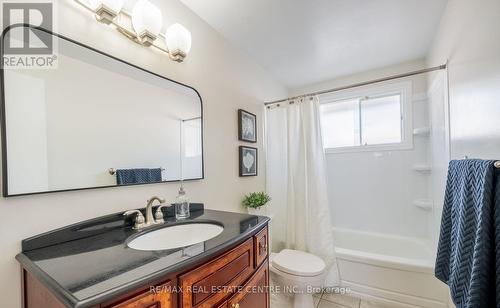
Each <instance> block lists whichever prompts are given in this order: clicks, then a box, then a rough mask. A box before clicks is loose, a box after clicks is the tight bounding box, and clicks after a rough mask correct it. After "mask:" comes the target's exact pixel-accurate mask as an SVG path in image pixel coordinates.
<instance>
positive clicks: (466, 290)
mask: <svg viewBox="0 0 500 308" xmlns="http://www.w3.org/2000/svg"><path fill="white" fill-rule="evenodd" d="M498 179H499V172H498V170H496V168H495V167H494V162H493V161H485V160H478V159H464V160H455V161H451V162H450V165H449V169H448V180H447V184H446V193H445V202H444V207H443V216H442V219H441V232H440V237H439V244H438V252H437V257H436V269H435V275H436V277H437V278H438V279H439V280H441V281H443V282H444V283H446V284H447V285H448V286H449V287H450V291H451V296H452V299H453V302H454V303H455V305H456V306H457V307H458V308H483V307H497V308H500V293H499V292H500V263H499V262H500V183H499V182H500V181H499V180H498Z"/></svg>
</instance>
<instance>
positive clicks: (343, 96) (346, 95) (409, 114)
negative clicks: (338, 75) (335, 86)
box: [319, 81, 414, 154]
mask: <svg viewBox="0 0 500 308" xmlns="http://www.w3.org/2000/svg"><path fill="white" fill-rule="evenodd" d="M412 88H413V84H412V82H411V81H404V82H398V83H388V84H382V85H370V86H364V87H359V88H356V89H347V90H342V91H338V92H333V93H327V94H321V95H320V96H319V101H320V104H330V103H334V102H336V101H343V100H348V99H353V98H357V97H366V96H368V97H374V96H375V97H376V96H387V95H391V94H399V95H401V116H402V125H401V129H402V134H401V137H402V142H401V143H393V144H377V145H359V146H350V147H339V148H325V149H324V150H325V153H326V154H337V153H352V152H377V151H394V150H411V149H413V99H414V98H413V96H412Z"/></svg>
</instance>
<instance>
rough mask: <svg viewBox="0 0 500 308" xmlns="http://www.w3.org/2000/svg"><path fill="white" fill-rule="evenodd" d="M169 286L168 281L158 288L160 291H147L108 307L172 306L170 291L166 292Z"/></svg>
mask: <svg viewBox="0 0 500 308" xmlns="http://www.w3.org/2000/svg"><path fill="white" fill-rule="evenodd" d="M170 286H171V283H170V282H168V283H166V284H164V285H162V286H161V287H160V288H159V289H161V290H162V291H161V292H158V293H152V292H150V291H147V292H144V293H141V294H139V295H137V296H134V297H132V298H131V299H128V300H126V301H124V302H121V303H118V304H115V305H112V306H109V308H172V293H170V292H168V289H169V287H170Z"/></svg>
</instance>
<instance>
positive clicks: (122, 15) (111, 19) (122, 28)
mask: <svg viewBox="0 0 500 308" xmlns="http://www.w3.org/2000/svg"><path fill="white" fill-rule="evenodd" d="M74 1H75V2H76V3H77V4H79V5H80V6H81V7H82V8H84V9H85V10H87V11H89V12H90V13H92V14H93V15H94V16H95V18H96V20H97V21H99V22H102V23H104V24H107V25H112V26H114V27H115V29H116V30H117V31H118V32H120V33H121V34H122V35H124V36H125V37H127V38H128V39H130V40H131V41H133V42H135V43H136V44H139V45H141V46H145V47H153V48H155V49H157V50H159V51H161V52H163V53H166V54H168V56H169V58H170V59H172V60H173V61H176V62H182V61H183V60H184V58H185V57H186V53H185V52H182V51H180V52H179V51H178V50H177V51H176V52H175V54H172V53H171V52H170V51H169V50H168V47H167V46H166V36H165V34H163V33H162V32H161V31H160V33H158V34H157V37H155V38H156V39H155V38H153V37H148V38H146V39H141V38H139V35H138V34H137V33H136V32H135V31H134V30H133V27H132V14H131V13H130V12H127V11H126V10H123V9H122V10H120V12H118V14H117V15H116V16H113V12H108V11H107V10H105V8H104V7H103V6H99V7H97V8H96V9H94V8H92V6H91V4H90V3H89V2H88V0H74ZM103 10H104V11H103ZM99 14H104V15H99ZM124 19H126V20H127V22H123V21H124ZM125 24H128V26H127V25H125ZM158 38H161V40H160V39H158ZM190 39H191V38H190V37H189V41H190ZM159 42H163V44H165V46H162V45H161V44H160V43H159Z"/></svg>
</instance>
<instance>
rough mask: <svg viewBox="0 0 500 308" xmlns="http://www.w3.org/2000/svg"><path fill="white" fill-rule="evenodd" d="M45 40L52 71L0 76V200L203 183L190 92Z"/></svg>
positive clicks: (197, 120) (197, 109)
mask: <svg viewBox="0 0 500 308" xmlns="http://www.w3.org/2000/svg"><path fill="white" fill-rule="evenodd" d="M54 39H55V40H57V41H58V42H57V43H58V55H57V62H58V63H57V68H54V69H27V68H23V69H5V70H4V78H3V80H2V82H4V89H5V91H4V102H3V103H4V106H3V107H4V108H5V123H4V124H5V129H6V130H5V133H6V138H5V140H4V144H3V146H4V150H6V153H7V155H6V158H7V161H6V163H7V168H6V170H4V182H6V183H7V185H6V186H7V187H5V188H6V189H4V195H19V194H29V193H40V192H50V191H60V190H73V189H83V188H91V187H106V186H116V185H129V184H144V183H153V182H160V181H161V182H163V181H176V180H180V179H181V178H182V179H186V180H189V179H200V178H202V177H203V145H202V106H201V98H200V96H199V94H198V92H196V91H195V90H194V89H193V88H190V87H188V86H185V85H182V84H179V83H177V82H174V81H171V80H168V79H166V78H164V77H161V76H158V75H155V74H153V73H150V72H147V71H145V70H142V69H140V68H137V67H135V66H132V65H130V64H127V63H124V62H122V61H120V60H117V59H115V58H112V57H110V56H107V55H104V54H102V53H100V52H97V51H95V50H92V49H89V48H88V47H85V46H83V45H81V44H79V43H76V42H73V41H70V40H68V39H66V38H63V37H58V36H54ZM2 54H3V52H2ZM4 159H5V158H4ZM181 172H182V174H181Z"/></svg>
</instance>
